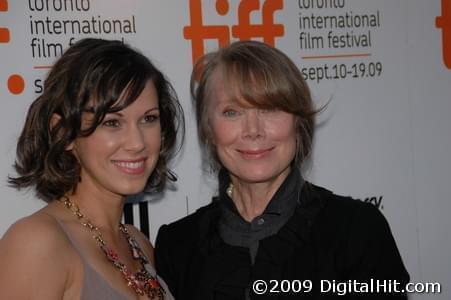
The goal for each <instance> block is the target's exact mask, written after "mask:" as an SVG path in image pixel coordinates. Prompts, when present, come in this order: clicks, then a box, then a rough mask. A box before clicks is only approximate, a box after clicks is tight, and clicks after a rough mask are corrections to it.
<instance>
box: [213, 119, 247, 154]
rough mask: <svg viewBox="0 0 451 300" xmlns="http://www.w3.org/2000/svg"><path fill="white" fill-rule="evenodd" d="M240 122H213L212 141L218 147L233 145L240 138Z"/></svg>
mask: <svg viewBox="0 0 451 300" xmlns="http://www.w3.org/2000/svg"><path fill="white" fill-rule="evenodd" d="M237 123H238V122H226V121H221V120H212V122H211V124H210V125H211V126H210V128H211V140H212V143H213V144H214V145H216V147H221V146H227V145H230V144H232V143H233V142H234V141H235V140H236V139H237V137H238V135H239V132H240V129H239V126H238V124H237Z"/></svg>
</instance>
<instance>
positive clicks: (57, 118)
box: [49, 113, 74, 151]
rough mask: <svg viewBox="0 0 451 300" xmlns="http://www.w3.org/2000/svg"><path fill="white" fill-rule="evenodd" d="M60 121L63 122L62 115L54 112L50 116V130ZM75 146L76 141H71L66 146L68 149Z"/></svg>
mask: <svg viewBox="0 0 451 300" xmlns="http://www.w3.org/2000/svg"><path fill="white" fill-rule="evenodd" d="M59 122H61V116H60V115H59V114H57V113H53V114H52V116H51V117H50V123H49V127H50V130H52V129H53V127H55V126H56V125H57V124H58V123H59ZM73 148H74V142H71V143H70V144H69V145H67V146H66V150H67V151H71V150H72V149H73Z"/></svg>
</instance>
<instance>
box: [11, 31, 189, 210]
mask: <svg viewBox="0 0 451 300" xmlns="http://www.w3.org/2000/svg"><path fill="white" fill-rule="evenodd" d="M149 80H151V81H152V82H153V84H154V86H155V88H156V91H157V94H158V104H159V110H160V123H161V137H162V140H161V150H160V155H159V159H158V162H157V165H156V168H155V170H154V171H153V173H152V175H151V176H150V177H149V180H148V182H147V185H146V188H145V192H154V191H161V190H162V189H163V188H164V187H165V184H166V182H167V180H168V179H169V180H172V181H175V180H176V177H175V175H174V174H173V173H172V172H171V171H170V170H169V168H168V162H169V160H170V158H171V157H172V156H173V155H174V154H175V153H176V152H177V150H179V149H180V147H181V145H182V142H183V137H184V129H185V127H184V126H185V125H184V117H183V110H182V107H181V105H180V103H179V101H178V99H177V95H176V93H175V91H174V89H173V87H172V85H171V84H170V83H169V81H168V80H167V79H166V78H165V76H164V75H163V74H162V73H161V72H160V71H159V70H158V69H157V68H156V67H155V66H154V65H153V64H152V63H151V62H150V60H149V59H148V58H147V57H145V56H144V55H143V54H141V53H140V52H138V51H137V50H135V49H132V48H131V47H130V46H128V45H126V44H124V43H123V42H121V41H110V40H103V39H94V38H86V39H82V40H79V41H78V42H77V43H75V44H74V45H72V46H71V47H69V48H68V49H67V51H65V52H64V53H63V55H62V56H61V57H60V58H59V59H58V60H57V61H56V63H55V64H54V65H53V67H52V69H51V70H50V72H49V74H48V76H47V78H46V80H45V82H44V90H43V93H42V94H41V95H40V96H39V97H38V98H37V99H36V100H35V101H34V102H33V103H32V104H31V106H30V108H29V110H28V115H27V119H26V122H25V125H24V127H23V130H22V133H21V135H20V137H19V140H18V143H17V150H16V161H15V164H14V167H15V170H16V172H17V173H18V176H17V177H11V176H9V178H8V182H9V183H10V185H11V186H13V187H15V188H18V189H20V188H24V187H35V189H36V193H37V195H38V196H39V197H40V198H42V199H43V200H45V201H47V202H50V201H52V200H54V199H58V198H60V197H62V196H63V195H64V194H66V193H67V192H69V191H75V189H76V187H77V184H78V182H79V181H80V180H81V179H80V165H79V162H78V160H77V159H76V157H75V156H74V155H73V154H72V152H71V151H68V150H67V147H68V145H70V144H71V142H72V141H74V140H75V139H76V138H77V137H86V136H89V135H90V134H91V133H93V132H94V131H95V129H96V128H97V126H98V125H99V124H101V122H102V121H103V119H104V117H105V115H106V114H107V113H111V112H117V111H120V110H122V109H124V108H125V107H127V106H128V105H130V104H131V103H133V102H134V101H135V100H136V98H137V97H138V96H139V95H140V94H141V92H142V91H143V89H144V88H145V86H146V83H147V82H148V81H149ZM86 110H89V111H90V112H92V113H93V116H94V118H93V123H92V125H91V126H90V127H89V128H84V129H83V130H82V129H81V117H82V113H83V112H85V111H86ZM55 115H56V116H58V118H57V120H58V121H57V122H52V120H54V119H55V118H54V116H55ZM54 123H55V124H54ZM178 134H179V137H180V140H178ZM178 141H179V143H178Z"/></svg>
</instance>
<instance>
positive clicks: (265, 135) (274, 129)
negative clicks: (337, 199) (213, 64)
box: [208, 70, 296, 184]
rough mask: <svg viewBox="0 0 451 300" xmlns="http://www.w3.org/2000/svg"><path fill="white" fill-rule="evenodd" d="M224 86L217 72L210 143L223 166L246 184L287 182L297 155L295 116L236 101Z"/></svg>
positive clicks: (211, 102) (213, 81)
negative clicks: (291, 165)
mask: <svg viewBox="0 0 451 300" xmlns="http://www.w3.org/2000/svg"><path fill="white" fill-rule="evenodd" d="M223 82H224V81H223V80H222V78H221V75H220V72H219V71H218V70H217V71H215V74H213V75H212V79H211V86H210V91H209V95H208V121H209V124H210V128H211V132H210V135H211V136H210V140H211V142H212V144H213V145H214V146H215V148H216V154H217V156H218V158H219V160H220V161H221V163H222V165H223V166H224V167H225V168H226V169H227V170H228V171H229V172H230V174H231V175H232V180H238V181H240V182H242V183H251V184H252V183H264V182H268V183H271V182H275V181H279V182H281V181H283V179H285V177H286V176H288V173H289V172H290V164H291V162H292V161H293V159H294V156H295V152H296V128H295V120H296V118H295V116H294V115H293V114H290V113H287V112H284V111H281V110H277V109H274V110H272V109H269V110H268V109H261V108H257V107H253V106H250V105H248V104H247V102H246V101H245V100H244V99H242V98H240V97H238V98H237V99H233V98H231V97H230V93H227V91H226V87H225V86H224V83H223Z"/></svg>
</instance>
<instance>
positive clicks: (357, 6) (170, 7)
mask: <svg viewBox="0 0 451 300" xmlns="http://www.w3.org/2000/svg"><path fill="white" fill-rule="evenodd" d="M82 37H102V38H106V39H121V40H123V41H124V42H126V43H128V44H131V45H132V46H134V47H136V48H138V49H140V50H141V51H142V52H143V53H144V54H145V55H147V56H148V57H149V58H150V59H151V60H152V61H153V62H154V63H155V64H156V65H157V66H158V67H159V68H160V69H161V70H163V72H164V73H165V74H166V75H167V76H168V78H169V79H170V81H171V82H172V83H173V85H174V87H175V89H176V91H177V92H178V95H179V98H180V100H181V102H182V104H183V107H184V110H185V114H186V121H187V134H186V143H185V146H184V148H183V151H182V152H181V153H180V155H179V156H178V158H177V159H176V160H175V162H174V164H173V169H174V170H175V172H176V173H177V175H178V178H179V181H178V182H177V183H176V185H175V187H174V189H172V190H169V191H167V192H166V193H165V194H164V195H163V196H161V195H159V196H155V197H143V196H142V195H139V196H136V197H133V199H131V200H130V201H147V206H148V209H149V212H148V216H149V220H150V238H151V240H152V241H153V240H154V239H155V235H156V232H157V230H158V228H159V226H160V225H161V224H164V223H168V222H171V221H174V220H176V219H179V218H181V217H183V216H185V215H187V214H188V213H191V212H194V211H195V210H196V209H197V208H198V207H200V206H202V205H205V204H207V203H208V202H209V201H210V198H211V196H212V195H214V194H215V189H216V186H215V174H212V173H209V171H208V170H206V168H205V163H202V161H201V155H200V151H199V145H198V142H197V136H196V129H195V122H194V116H193V110H192V107H191V102H190V101H191V100H190V95H189V79H190V72H191V69H192V65H193V61H195V60H196V59H197V58H198V57H200V56H201V55H202V54H204V53H206V52H208V51H210V50H215V49H217V47H218V46H221V45H225V44H227V43H229V42H231V41H234V40H243V39H244V40H246V39H255V40H260V41H264V42H266V43H268V44H271V45H274V46H275V47H278V48H279V49H281V50H282V51H284V52H285V53H286V54H288V55H289V56H290V57H291V59H292V60H293V61H294V62H295V63H296V64H297V65H298V67H299V68H300V70H301V72H302V74H303V75H304V77H305V78H306V80H307V82H308V83H309V85H310V87H311V89H312V93H313V96H314V100H315V103H316V105H317V106H318V107H320V106H322V105H324V104H326V103H328V105H327V108H326V109H325V111H324V112H322V113H321V114H320V115H319V117H318V124H317V135H316V140H315V144H314V153H313V156H312V159H311V161H310V162H309V163H308V165H306V166H305V168H304V169H305V170H304V174H305V177H306V178H307V179H308V180H310V181H312V182H314V183H315V184H318V185H322V186H324V187H326V188H328V189H331V190H333V191H334V192H335V193H338V194H342V195H350V196H352V197H354V198H357V199H359V200H361V201H365V202H369V203H371V204H373V205H375V206H376V207H378V208H379V209H380V210H381V212H382V213H383V214H384V215H385V217H386V218H387V219H388V221H389V223H390V225H391V228H392V231H393V235H394V236H395V238H396V241H397V243H398V246H399V249H400V252H401V255H402V257H403V259H404V262H405V264H406V266H407V268H408V270H409V272H410V274H411V277H412V281H414V282H433V281H436V282H440V283H441V284H442V293H441V294H435V295H425V294H413V295H411V296H410V298H411V299H430V298H434V299H450V298H451V291H450V287H451V285H450V282H451V256H450V253H451V218H449V214H450V212H451V199H450V198H451V196H450V193H449V187H450V186H451V159H450V154H451V118H450V117H449V115H450V114H451V0H431V1H424V0H398V1H392V0H377V1H376V0H285V1H283V0H266V1H265V0H260V1H259V0H242V1H236V0H235V1H232V0H230V1H227V0H217V1H213V0H211V1H210V0H209V1H201V0H185V1H167V0H151V1H149V0H130V1H120V0H114V1H113V0H20V1H18V0H14V1H13V0H0V62H1V64H0V66H1V67H0V99H1V102H0V103H1V107H0V124H1V125H0V189H1V190H0V194H1V198H0V236H1V235H2V234H3V233H4V232H5V231H6V230H7V228H8V226H10V224H11V223H13V222H14V221H16V220H17V219H19V218H20V217H23V216H25V215H27V214H30V213H32V212H33V211H35V210H37V209H39V208H40V207H42V206H43V205H44V203H43V202H41V201H39V200H36V199H35V198H34V195H33V193H32V192H30V191H28V192H27V191H20V192H18V191H16V190H14V189H12V188H10V187H8V185H7V182H6V179H7V177H8V175H10V174H14V171H13V168H12V164H13V161H14V158H15V144H16V141H17V137H18V135H19V133H20V130H21V127H22V125H23V123H24V120H25V114H26V111H27V108H28V106H29V105H30V103H31V102H32V101H33V100H34V99H35V98H36V97H37V96H38V95H39V94H40V93H41V92H42V89H43V80H44V78H45V76H46V73H47V72H48V71H49V68H50V67H51V65H52V64H53V62H54V61H55V59H57V58H58V57H59V56H60V55H61V53H62V52H63V51H64V50H65V49H66V48H67V47H68V46H69V45H71V44H72V43H74V42H75V41H77V40H78V39H80V38H82ZM134 213H136V214H139V213H140V211H139V210H137V209H135V210H134ZM135 220H136V222H137V223H138V224H136V225H137V226H139V225H140V224H139V220H140V218H139V217H136V218H135Z"/></svg>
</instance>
